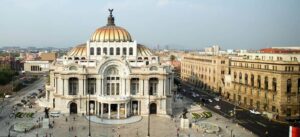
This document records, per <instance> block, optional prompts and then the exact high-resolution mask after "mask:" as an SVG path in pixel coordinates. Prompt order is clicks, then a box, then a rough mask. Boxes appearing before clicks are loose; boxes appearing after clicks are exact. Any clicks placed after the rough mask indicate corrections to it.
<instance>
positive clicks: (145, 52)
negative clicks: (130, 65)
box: [137, 44, 153, 56]
mask: <svg viewBox="0 0 300 137" xmlns="http://www.w3.org/2000/svg"><path fill="white" fill-rule="evenodd" d="M137 56H153V53H152V52H151V50H150V49H149V48H147V47H146V46H144V45H142V44H137Z"/></svg>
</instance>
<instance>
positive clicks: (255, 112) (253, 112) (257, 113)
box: [250, 109, 261, 115]
mask: <svg viewBox="0 0 300 137" xmlns="http://www.w3.org/2000/svg"><path fill="white" fill-rule="evenodd" d="M250 113H252V114H255V115H260V114H261V113H260V112H258V111H256V110H254V109H252V110H250Z"/></svg>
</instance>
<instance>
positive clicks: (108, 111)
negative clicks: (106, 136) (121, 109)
mask: <svg viewBox="0 0 300 137" xmlns="http://www.w3.org/2000/svg"><path fill="white" fill-rule="evenodd" d="M107 118H108V119H110V104H108V116H107Z"/></svg>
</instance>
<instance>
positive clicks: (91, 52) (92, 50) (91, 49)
mask: <svg viewBox="0 0 300 137" xmlns="http://www.w3.org/2000/svg"><path fill="white" fill-rule="evenodd" d="M90 55H94V48H93V47H91V48H90Z"/></svg>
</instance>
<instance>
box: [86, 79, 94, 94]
mask: <svg viewBox="0 0 300 137" xmlns="http://www.w3.org/2000/svg"><path fill="white" fill-rule="evenodd" d="M87 83H88V94H91V95H94V94H95V93H96V78H88V80H87Z"/></svg>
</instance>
